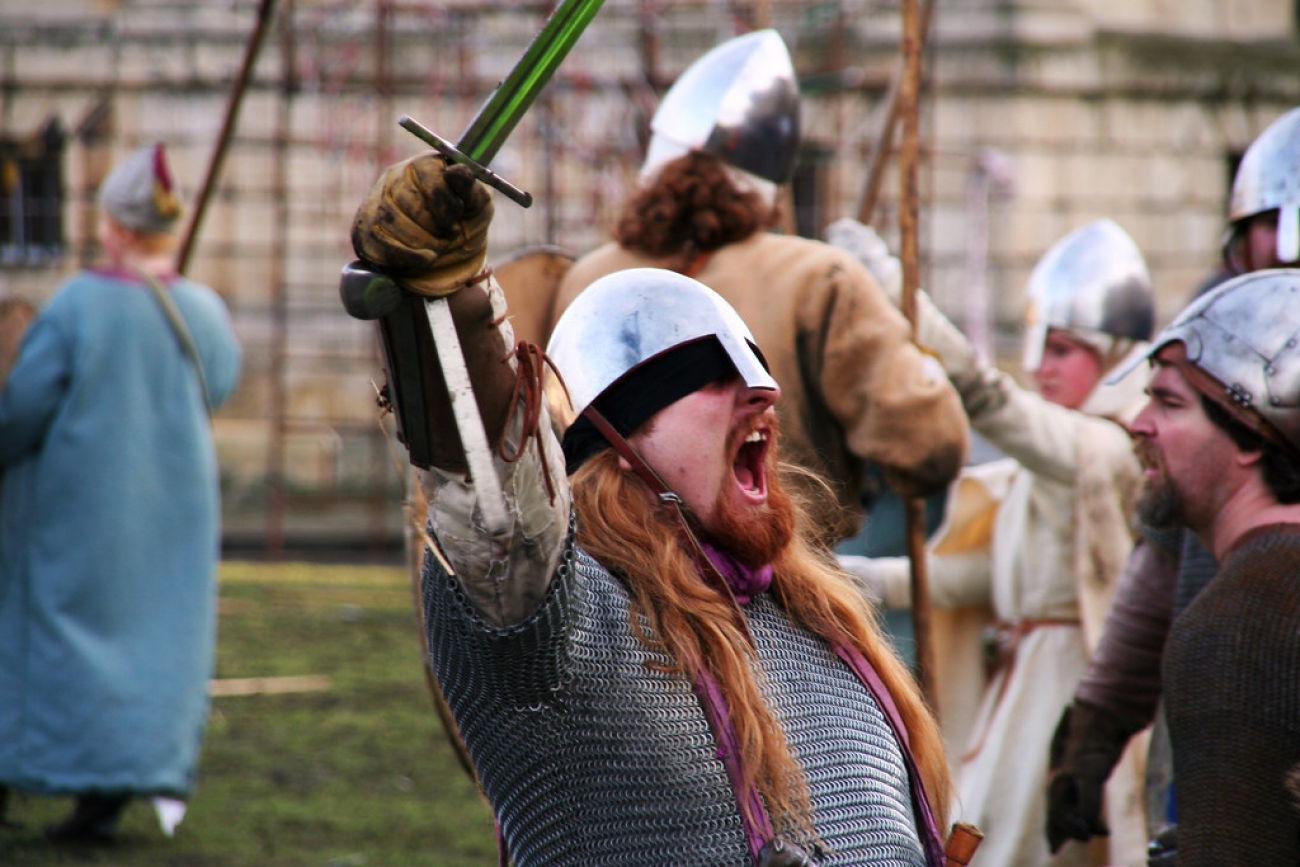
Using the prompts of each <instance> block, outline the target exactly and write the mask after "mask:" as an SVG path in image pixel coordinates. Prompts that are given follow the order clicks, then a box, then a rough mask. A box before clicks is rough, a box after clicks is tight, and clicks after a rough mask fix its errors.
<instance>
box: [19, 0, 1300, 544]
mask: <svg viewBox="0 0 1300 867" xmlns="http://www.w3.org/2000/svg"><path fill="white" fill-rule="evenodd" d="M653 5H654V9H655V10H656V14H655V15H653V16H649V17H647V16H645V15H643V14H642V13H643V11H644V4H643V3H640V2H634V0H607V2H606V3H605V6H604V8H603V9H602V11H601V12H600V14H599V15H598V16H597V18H596V20H595V23H594V24H593V25H592V27H591V28H590V30H589V31H588V32H587V33H586V34H585V35H584V36H583V38H582V40H581V41H580V42H579V44H578V46H577V48H575V49H574V51H573V52H572V54H571V55H570V57H569V59H568V60H567V61H566V62H565V65H564V67H563V68H562V69H561V71H560V73H559V74H558V75H557V77H556V80H555V81H554V82H553V83H552V85H551V86H550V87H549V88H548V89H547V91H546V93H545V94H544V95H543V97H542V98H541V99H540V100H539V102H538V104H537V105H536V106H534V108H533V110H532V111H531V112H530V114H529V115H528V116H527V117H526V118H525V119H524V120H523V122H522V123H521V124H520V125H519V127H518V129H517V130H516V132H515V134H514V136H513V138H512V139H511V141H510V143H509V144H508V145H507V146H506V148H505V149H503V150H502V152H501V153H500V154H499V156H498V157H497V159H496V160H495V161H494V163H493V166H494V168H496V169H497V170H498V171H499V172H500V173H501V174H503V175H504V176H506V177H507V178H509V179H510V180H511V181H512V182H514V183H516V184H517V185H519V186H521V187H524V188H525V189H528V190H530V191H531V192H533V193H534V195H535V196H536V197H537V204H536V205H535V206H534V207H533V208H531V209H529V210H527V211H525V210H523V209H520V208H518V207H517V206H515V205H513V204H512V203H510V202H508V201H506V200H505V199H498V207H497V218H496V221H495V223H494V227H493V237H492V249H491V255H492V256H493V257H494V258H499V257H503V256H505V255H507V254H508V253H510V252H512V251H515V250H517V249H518V248H520V247H523V246H528V245H535V244H556V245H560V246H562V247H565V248H567V249H569V250H571V251H574V252H581V251H584V250H587V249H590V248H591V247H593V246H595V245H596V244H598V243H600V242H601V241H603V240H604V239H605V238H606V237H607V236H608V233H609V228H610V226H611V224H612V222H613V220H614V218H615V217H616V215H617V211H618V207H619V205H620V204H621V202H622V200H623V199H624V197H625V196H626V195H627V193H628V191H629V190H630V189H631V187H632V184H633V183H634V179H635V173H636V170H637V168H638V166H639V163H640V159H641V143H642V141H643V139H644V135H645V130H646V125H647V123H648V120H649V117H650V115H651V113H652V112H653V110H654V107H655V105H656V103H657V100H658V97H659V95H660V94H661V93H662V90H663V87H664V86H665V85H666V84H667V83H668V82H669V81H671V79H672V78H673V77H674V76H675V75H676V74H677V73H678V72H679V71H680V70H681V69H683V68H684V67H685V66H686V65H687V64H688V63H690V62H691V61H692V60H694V59H695V58H696V57H698V56H699V55H700V54H702V53H703V52H704V51H706V50H707V49H708V48H709V47H711V46H712V45H714V44H716V43H717V42H718V41H720V40H721V39H723V38H726V37H727V36H729V35H731V34H732V33H734V32H736V30H737V28H740V29H747V28H749V27H751V26H754V25H756V24H764V23H767V24H770V25H772V26H775V27H777V28H778V29H779V30H780V31H781V32H782V34H783V35H784V36H785V37H786V39H787V41H788V42H790V43H791V45H792V47H793V48H794V52H795V55H796V60H797V66H798V68H799V71H800V73H801V76H802V78H803V81H804V91H805V95H806V98H805V113H804V127H805V131H806V136H805V137H806V140H807V142H808V144H809V152H810V153H811V152H813V151H816V152H817V153H819V154H821V159H822V161H823V162H822V164H821V169H820V171H821V181H820V184H819V186H818V188H819V189H820V190H821V191H822V198H821V200H820V201H818V202H816V203H815V213H816V214H817V215H818V222H819V223H821V224H824V223H825V222H826V221H828V220H830V219H833V218H835V217H838V216H842V215H845V214H851V213H853V212H854V209H855V208H856V202H857V198H858V195H859V193H860V191H861V188H862V185H863V178H864V173H865V169H866V160H867V155H868V153H869V152H870V148H871V145H872V143H873V142H874V140H875V138H876V136H877V132H878V124H879V118H880V112H879V108H880V103H881V99H882V96H883V95H884V93H885V92H886V88H887V85H888V83H889V81H890V78H891V76H892V75H893V71H894V69H895V67H896V63H897V39H898V34H899V16H898V4H897V2H889V0H880V2H867V0H840V2H834V0H820V2H813V0H787V2H781V3H771V2H769V3H749V4H746V3H736V2H733V3H729V4H719V3H712V2H703V0H697V2H678V3H673V4H662V3H659V4H653ZM278 8H279V17H278V18H277V20H276V22H275V23H274V25H273V26H272V27H271V29H270V33H269V35H268V37H267V39H266V42H265V44H264V46H263V49H262V52H261V55H260V59H259V61H258V63H257V64H256V66H255V68H254V71H253V76H252V83H251V86H250V88H249V90H248V92H247V95H246V97H245V98H244V101H243V103H242V108H241V111H240V114H239V123H238V125H237V128H236V130H235V134H234V137H233V140H232V142H231V147H230V150H229V155H228V157H227V159H226V160H225V163H224V168H223V171H222V173H221V175H220V179H219V183H218V184H217V186H216V190H215V195H214V197H213V198H212V200H211V202H210V204H209V207H208V210H207V212H206V216H205V219H204V221H203V223H202V226H201V230H200V232H199V233H198V235H197V243H196V245H195V248H194V255H193V257H192V259H191V265H190V268H189V273H190V275H191V276H193V277H195V278H196V279H199V280H201V281H204V282H206V283H209V284H211V285H213V286H214V287H215V288H217V290H218V291H220V292H221V293H222V295H223V296H224V297H225V298H226V299H227V302H228V303H229V305H230V307H231V310H232V314H233V316H234V319H235V323H236V327H237V329H238V330H239V333H240V335H241V338H242V339H243V341H244V344H245V348H246V352H247V367H246V374H245V377H244V380H243V384H242V385H241V388H240V390H239V392H238V393H237V395H236V396H235V398H234V400H233V401H232V402H231V404H230V405H228V406H227V407H226V408H225V409H224V410H223V411H222V412H221V413H220V415H219V416H218V418H217V420H216V425H217V434H218V442H219V447H220V449H221V456H222V461H223V468H224V472H225V475H226V503H227V513H228V515H227V527H228V530H229V532H230V533H231V534H232V535H234V536H239V537H240V538H248V539H259V538H267V539H271V540H275V539H281V540H282V539H284V538H299V537H300V538H317V537H325V538H331V539H336V538H339V537H344V536H348V537H355V538H364V539H374V538H389V539H391V538H393V537H394V536H400V534H401V532H402V530H401V520H402V517H401V513H400V508H399V505H400V498H401V488H402V474H401V471H400V470H399V469H398V468H399V467H400V465H401V460H400V453H399V452H397V451H395V450H394V449H393V447H392V444H391V443H389V442H386V441H385V439H384V437H383V435H382V434H381V432H380V427H379V422H378V420H377V419H376V408H375V403H374V392H373V388H372V384H371V383H372V380H374V381H379V380H380V379H381V373H380V370H379V365H378V361H377V356H376V352H375V349H376V341H375V336H374V332H373V329H372V328H371V326H370V325H369V324H367V323H361V322H356V321H354V320H351V319H349V318H348V317H347V316H346V315H344V314H343V313H342V312H341V310H340V308H339V306H338V301H337V277H338V270H339V267H340V266H341V265H342V264H344V263H345V262H346V261H348V260H349V259H350V258H351V251H350V249H349V243H348V223H349V220H350V217H351V214H352V211H353V209H354V208H355V206H356V204H357V202H358V201H359V200H360V198H361V196H362V195H363V193H364V191H365V189H366V188H367V187H368V185H369V184H370V182H371V181H372V179H373V178H374V177H375V176H376V174H377V173H378V171H379V169H380V168H381V167H382V166H383V165H385V164H387V163H389V162H392V161H394V160H396V159H400V158H402V157H405V156H407V155H410V154H412V153H415V152H417V151H418V150H420V149H421V148H422V145H421V144H420V143H419V142H418V141H416V140H415V139H414V138H413V137H411V136H410V135H408V134H407V133H406V132H405V131H403V130H401V129H399V128H398V127H397V125H396V121H397V118H398V116H399V115H401V114H403V113H405V114H409V115H411V116H412V117H414V118H416V119H417V120H419V121H421V122H422V123H424V124H425V125H426V126H428V127H430V128H433V129H435V130H436V131H438V132H440V133H441V134H443V135H445V136H447V137H449V138H455V137H456V136H457V135H458V134H459V132H460V131H461V130H462V129H464V128H465V126H466V125H467V124H468V122H469V120H470V119H471V118H472V117H473V115H474V113H475V111H476V110H477V108H478V106H479V105H480V104H481V103H482V101H483V100H484V98H485V97H486V96H487V94H488V92H489V91H490V89H491V88H492V87H493V86H494V85H495V83H496V81H498V80H499V79H500V78H501V77H502V76H503V75H504V74H505V72H506V71H507V70H508V68H509V67H510V65H511V64H512V63H513V62H514V61H515V59H516V58H517V57H518V56H519V55H520V54H522V52H523V50H524V48H525V46H526V45H527V43H528V42H529V41H530V40H531V38H532V36H533V35H534V34H535V32H536V31H537V30H538V29H539V28H540V26H541V23H542V21H543V15H544V11H545V9H546V8H547V7H546V6H545V5H544V4H539V3H517V2H505V0H501V2H496V0H479V2H472V0H457V2H446V3H438V4H434V3H405V4H400V5H399V4H396V3H391V2H388V3H380V2H377V0H376V2H363V3H355V4H351V5H343V4H335V3H326V2H321V0H297V2H295V3H293V5H292V6H290V5H288V4H287V0H280V5H279V7H278ZM257 10H258V3H257V2H254V0H233V2H227V3H220V4H215V3H207V2H203V0H140V2H125V0H123V2H107V0H97V2H92V0H48V2H46V3H44V4H42V5H40V6H35V5H33V4H30V3H27V2H20V0H0V138H3V139H21V138H24V137H28V136H31V135H33V134H34V133H35V132H36V131H38V130H39V129H40V128H41V127H42V125H43V124H45V123H46V122H47V121H48V120H49V119H50V118H57V119H58V120H59V121H60V123H61V125H62V126H63V128H64V129H65V130H67V132H68V134H69V140H68V146H67V150H66V153H65V158H64V167H63V168H64V185H65V191H66V204H65V208H66V210H65V219H64V225H65V231H66V255H65V256H64V257H63V259H62V260H60V261H59V262H57V263H53V264H50V265H46V266H42V267H36V268H8V269H5V270H2V271H0V293H6V292H17V293H21V294H24V295H26V296H28V297H30V298H32V299H33V300H37V301H39V300H42V299H44V298H45V297H48V294H49V293H50V292H51V291H52V290H53V288H54V287H55V285H57V282H58V280H59V279H60V278H61V277H62V276H64V275H66V274H67V273H69V272H71V271H72V270H74V269H75V268H76V267H78V266H80V265H81V264H83V263H85V262H87V261H89V260H90V259H91V258H93V255H94V244H93V237H92V231H93V209H92V207H91V204H92V201H93V190H94V189H95V187H96V185H97V184H98V182H99V179H100V178H101V177H102V176H103V173H104V172H105V171H106V169H107V167H108V166H109V165H111V163H112V161H113V160H114V159H116V158H117V157H118V156H120V155H122V154H123V153H125V152H126V151H127V150H128V149H130V148H131V147H133V146H135V145H136V144H138V143H140V142H142V141H146V140H150V139H155V138H159V139H163V140H166V141H167V142H168V144H169V146H170V149H171V152H172V155H173V158H174V160H175V163H176V166H177V170H178V174H179V176H180V180H181V184H182V188H183V192H184V193H185V194H186V196H187V198H189V199H190V200H191V201H193V199H194V197H195V196H196V194H197V192H198V190H199V189H200V187H201V184H202V180H203V177H204V175H205V172H206V171H207V170H208V167H209V163H210V160H211V158H212V154H213V149H214V144H215V142H216V140H217V138H218V133H219V130H220V128H221V123H222V119H223V117H224V115H225V112H226V110H227V106H228V99H229V95H230V91H231V85H232V83H233V82H234V80H235V78H236V76H237V73H238V71H239V68H240V64H241V61H242V59H243V56H244V52H245V49H246V43H247V40H248V36H249V34H250V33H251V32H252V29H253V25H254V22H255V20H256V13H257ZM288 10H292V15H291V18H292V20H291V21H290V20H289V17H290V15H289V12H288ZM1295 32H1296V28H1295V21H1294V8H1293V4H1291V3H1288V2H1282V0H1195V2H1184V0H1074V2H1060V0H1051V2H1049V0H1040V2H1018V3H1012V2H997V0H943V2H939V3H938V4H937V8H936V11H935V13H934V25H933V33H932V37H931V45H932V48H933V50H932V52H931V53H930V54H929V56H928V62H927V84H926V89H925V107H924V112H923V115H922V119H921V129H922V134H923V158H924V160H923V167H922V174H921V190H922V197H923V201H922V203H921V230H922V256H923V266H922V267H923V274H922V280H923V285H925V286H927V287H928V288H929V289H930V290H931V291H932V292H933V294H934V295H935V297H936V299H937V300H938V301H939V303H940V304H941V305H942V306H943V307H944V308H945V309H947V310H948V311H949V312H950V314H951V315H953V317H954V318H955V319H957V320H958V321H966V322H967V324H968V325H969V326H970V327H972V328H987V330H988V332H989V334H990V340H991V344H990V347H991V351H992V352H994V354H995V355H996V356H997V357H998V358H999V359H1000V360H1003V361H1005V362H1006V363H1008V364H1013V363H1014V362H1013V361H1011V360H1008V359H1013V354H1014V352H1015V344H1016V339H1017V335H1018V330H1019V329H1018V322H1019V317H1020V305H1021V292H1022V288H1023V286H1024V283H1025V281H1026V278H1027V276H1028V274H1029V271H1030V269H1031V268H1032V267H1033V265H1034V263H1035V261H1036V260H1037V258H1038V257H1039V256H1040V255H1041V254H1042V253H1043V252H1044V251H1045V250H1046V249H1047V248H1048V247H1049V246H1050V245H1051V244H1052V243H1053V242H1054V241H1055V240H1056V239H1058V238H1059V237H1061V236H1062V235H1064V234H1065V233H1066V232H1068V231H1070V230H1071V229H1073V228H1075V227H1076V226H1078V225H1081V224H1082V223H1084V222H1087V221H1089V220H1091V219H1095V218H1098V217H1103V216H1105V217H1112V218H1114V219H1115V220H1117V221H1118V222H1119V223H1120V224H1121V225H1122V226H1123V227H1124V228H1125V229H1126V230H1128V231H1129V233H1130V234H1131V235H1132V236H1133V237H1134V239H1135V240H1136V241H1137V243H1138V245H1139V247H1140V248H1141V249H1142V250H1143V251H1144V253H1145V254H1146V256H1147V259H1148V263H1149V265H1150V267H1151V270H1152V273H1153V276H1154V279H1155V283H1156V286H1157V289H1158V292H1159V304H1160V319H1161V321H1163V320H1165V319H1167V318H1168V317H1169V316H1171V315H1172V314H1173V313H1174V312H1175V311H1176V310H1177V308H1178V307H1179V306H1180V305H1181V303H1182V302H1183V301H1184V300H1185V299H1186V297H1187V296H1188V294H1189V293H1190V292H1191V291H1192V289H1193V287H1195V286H1196V285H1197V284H1198V282H1199V281H1200V280H1201V279H1202V278H1203V277H1204V276H1205V275H1206V274H1207V273H1209V271H1210V270H1211V269H1212V268H1213V266H1214V264H1215V261H1216V256H1217V248H1218V243H1219V238H1220V235H1221V233H1222V230H1223V213H1224V204H1225V201H1226V196H1227V190H1228V183H1229V172H1230V165H1231V160H1232V159H1233V157H1234V156H1236V155H1239V154H1240V152H1241V151H1242V150H1244V148H1245V147H1246V145H1247V144H1248V143H1249V142H1250V141H1251V140H1252V139H1253V137H1254V136H1255V135H1257V134H1258V133H1259V131H1261V130H1262V129H1263V128H1264V126H1265V125H1267V123H1268V122H1269V121H1271V120H1272V119H1273V118H1275V117H1276V116H1278V115H1280V114H1281V113H1282V112H1283V111H1285V110H1286V109H1288V108H1290V107H1292V106H1293V105H1296V104H1300V72H1298V70H1300V63H1298V62H1297V61H1298V60H1300V56H1298V54H1300V50H1298V48H1297V43H1296V38H1295ZM990 171H991V172H992V173H991V174H990ZM896 174H897V173H896V169H895V167H894V166H893V165H892V164H891V166H890V167H889V170H888V171H887V173H886V176H885V177H886V183H885V191H884V196H883V197H882V200H881V206H880V208H879V210H878V219H877V223H878V225H879V226H880V228H881V230H882V232H883V233H884V234H885V235H886V237H887V238H890V239H891V240H895V241H896V239H897V229H896V218H897V206H896V201H895V197H896V192H895V191H896V189H897V178H896ZM990 180H997V181H999V183H990V184H986V186H985V187H981V186H980V184H979V183H978V182H980V181H986V182H987V181H990ZM984 236H986V237H987V247H986V248H985V247H983V246H982V245H980V244H979V243H978V242H979V240H980V239H981V238H982V237H984ZM981 254H986V256H987V268H986V269H984V270H982V271H980V272H978V273H973V272H972V270H971V263H972V262H973V261H978V260H979V256H980V255H981ZM980 284H982V285H984V286H985V287H987V299H986V303H985V305H984V308H985V309H987V311H988V312H987V314H980V313H979V312H978V311H979V310H980V309H981V308H980V307H978V306H976V307H972V306H971V301H972V299H973V295H974V294H975V293H973V292H972V291H971V287H972V286H975V285H980ZM976 300H978V299H976ZM972 311H974V312H972ZM972 315H973V316H979V315H987V317H988V318H987V321H986V322H984V323H982V324H981V323H978V322H976V321H974V320H967V317H968V316H972Z"/></svg>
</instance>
